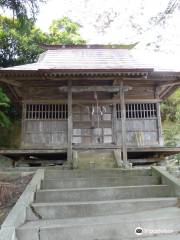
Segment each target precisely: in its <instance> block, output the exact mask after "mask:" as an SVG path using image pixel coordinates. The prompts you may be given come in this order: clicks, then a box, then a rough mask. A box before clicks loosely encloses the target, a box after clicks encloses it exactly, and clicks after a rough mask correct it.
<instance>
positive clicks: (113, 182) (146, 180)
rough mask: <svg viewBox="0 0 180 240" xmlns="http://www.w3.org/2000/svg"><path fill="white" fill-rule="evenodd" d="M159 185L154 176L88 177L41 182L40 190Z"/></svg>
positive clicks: (157, 179) (158, 179)
mask: <svg viewBox="0 0 180 240" xmlns="http://www.w3.org/2000/svg"><path fill="white" fill-rule="evenodd" d="M159 183H160V178H158V177H155V176H119V177H101V178H99V177H90V178H70V179H61V180H60V179H59V180H55V179H48V180H44V181H43V182H42V189H58V188H86V187H87V188H90V187H112V186H133V185H142V184H143V185H155V184H159Z"/></svg>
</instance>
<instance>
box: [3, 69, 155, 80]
mask: <svg viewBox="0 0 180 240" xmlns="http://www.w3.org/2000/svg"><path fill="white" fill-rule="evenodd" d="M151 72H153V69H152V68H143V69H142V68H141V69H139V68H134V69H38V70H13V69H10V70H8V69H7V70H5V69H1V70H0V77H1V76H2V77H7V78H8V77H11V78H12V77H13V76H15V77H18V76H19V77H24V76H31V77H33V76H36V77H37V76H39V77H40V76H42V77H43V76H45V77H47V76H48V75H49V76H50V75H51V76H52V75H57V76H69V75H71V76H74V75H75V76H78V75H79V76H97V75H102V76H103V75H107V76H109V75H113V76H116V75H117V76H120V75H122V76H134V75H139V76H146V75H148V74H149V73H151Z"/></svg>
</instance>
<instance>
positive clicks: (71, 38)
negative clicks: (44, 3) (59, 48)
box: [49, 17, 85, 44]
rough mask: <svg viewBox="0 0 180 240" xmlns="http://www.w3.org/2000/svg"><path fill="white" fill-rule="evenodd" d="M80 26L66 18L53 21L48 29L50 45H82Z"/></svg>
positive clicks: (83, 41)
mask: <svg viewBox="0 0 180 240" xmlns="http://www.w3.org/2000/svg"><path fill="white" fill-rule="evenodd" d="M80 28H81V26H80V25H79V24H78V23H76V22H73V21H71V20H70V19H69V18H68V17H63V18H61V19H57V20H54V21H53V22H52V24H51V25H50V28H49V32H50V34H49V38H50V42H51V43H52V44H59V43H63V44H84V43H85V40H83V39H82V37H81V36H80V33H79V30H80Z"/></svg>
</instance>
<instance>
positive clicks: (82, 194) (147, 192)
mask: <svg viewBox="0 0 180 240" xmlns="http://www.w3.org/2000/svg"><path fill="white" fill-rule="evenodd" d="M169 191H170V190H169V188H168V186H166V185H149V186H148V187H147V186H128V187H127V186H121V187H101V188H77V189H51V190H40V191H38V192H37V193H36V199H35V201H36V202H73V201H75V202H77V201H101V200H102V199H103V200H118V199H133V198H148V197H168V196H169Z"/></svg>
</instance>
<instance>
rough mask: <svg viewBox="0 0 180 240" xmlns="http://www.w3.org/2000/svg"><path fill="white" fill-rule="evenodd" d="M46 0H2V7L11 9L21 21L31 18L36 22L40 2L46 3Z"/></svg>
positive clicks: (0, 1) (0, 2)
mask: <svg viewBox="0 0 180 240" xmlns="http://www.w3.org/2000/svg"><path fill="white" fill-rule="evenodd" d="M45 2H46V0H0V7H1V8H2V9H5V10H6V9H9V10H11V11H12V12H13V16H15V17H16V18H17V19H19V20H20V21H21V23H23V22H24V20H27V19H31V20H33V21H34V22H35V20H36V16H37V14H38V12H39V5H40V3H45Z"/></svg>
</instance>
